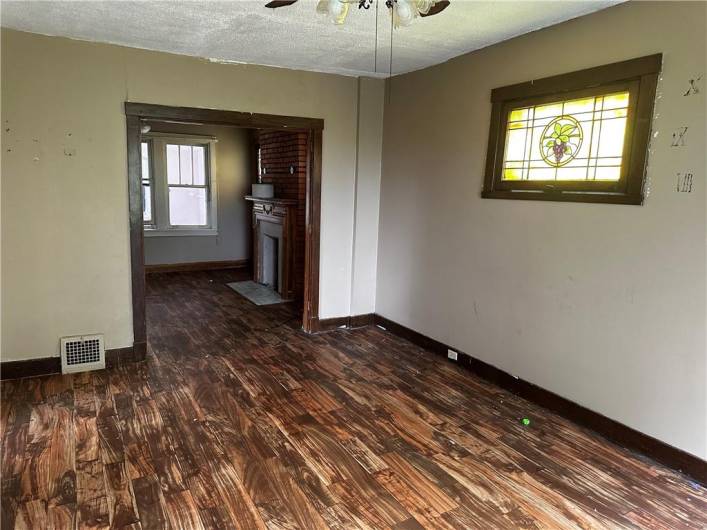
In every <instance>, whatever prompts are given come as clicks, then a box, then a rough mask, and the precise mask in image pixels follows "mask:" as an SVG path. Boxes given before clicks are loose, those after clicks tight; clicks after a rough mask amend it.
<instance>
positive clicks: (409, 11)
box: [265, 0, 450, 28]
mask: <svg viewBox="0 0 707 530" xmlns="http://www.w3.org/2000/svg"><path fill="white" fill-rule="evenodd" d="M295 2H297V0H271V1H270V2H268V3H267V4H265V7H269V8H271V9H276V8H278V7H287V6H291V5H292V4H294V3H295ZM375 2H376V0H319V3H318V4H317V13H321V14H324V15H329V17H330V18H331V20H332V22H334V24H343V23H344V20H346V15H347V14H348V11H349V6H350V5H351V4H356V3H357V4H358V8H359V9H370V7H371V6H372V5H373V4H374V3H375ZM449 3H450V2H449V0H386V1H385V5H386V7H387V8H388V9H389V10H390V12H391V15H392V17H393V25H394V26H395V27H396V28H397V27H399V26H409V25H410V24H411V23H412V21H413V20H414V19H415V18H416V17H418V16H420V17H431V16H432V15H437V14H438V13H441V12H442V11H444V10H445V9H446V8H447V7H449Z"/></svg>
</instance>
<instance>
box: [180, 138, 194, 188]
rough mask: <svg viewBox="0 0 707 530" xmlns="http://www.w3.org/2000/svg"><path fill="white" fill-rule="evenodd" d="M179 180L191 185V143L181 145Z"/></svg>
mask: <svg viewBox="0 0 707 530" xmlns="http://www.w3.org/2000/svg"><path fill="white" fill-rule="evenodd" d="M179 182H180V183H182V184H187V185H191V184H192V175H191V145H180V146H179Z"/></svg>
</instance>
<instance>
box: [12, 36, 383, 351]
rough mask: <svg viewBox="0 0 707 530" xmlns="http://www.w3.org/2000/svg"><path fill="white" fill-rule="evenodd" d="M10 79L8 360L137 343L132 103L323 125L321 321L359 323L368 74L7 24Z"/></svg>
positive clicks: (375, 110) (372, 113) (368, 113)
mask: <svg viewBox="0 0 707 530" xmlns="http://www.w3.org/2000/svg"><path fill="white" fill-rule="evenodd" d="M1 74H2V122H3V126H2V150H3V155H4V156H3V157H2V357H3V360H14V359H24V358H31V357H45V356H49V355H56V354H57V353H58V341H59V337H60V336H62V335H70V334H80V333H95V332H104V333H105V335H106V347H107V348H117V347H123V346H128V345H130V344H132V323H131V319H132V314H131V300H130V275H129V263H130V260H129V247H128V243H129V240H128V215H127V212H128V205H127V181H126V154H125V153H126V148H125V117H124V115H123V102H124V101H126V100H127V101H139V102H146V103H160V104H165V105H183V106H195V107H208V108H218V109H229V110H239V111H249V112H262V113H269V114H286V115H296V116H307V117H314V118H323V119H324V122H325V130H324V136H323V160H322V164H323V169H322V227H321V259H320V266H321V269H320V272H321V276H320V293H319V295H320V316H321V317H322V318H327V317H334V316H343V315H348V314H349V311H350V307H351V292H352V281H351V274H352V239H353V219H354V215H353V191H354V175H355V160H356V122H357V105H358V98H357V80H356V79H355V78H350V77H343V76H336V75H326V74H316V73H307V72H297V71H290V70H285V69H278V68H267V67H259V66H247V65H225V64H215V63H210V62H208V61H204V60H198V59H194V58H189V57H183V56H176V55H170V54H165V53H158V52H149V51H143V50H136V49H131V48H124V47H119V46H111V45H103V44H92V43H86V42H79V41H72V40H68V39H63V38H55V37H43V36H39V35H33V34H28V33H21V32H16V31H10V30H4V29H3V30H2V72H1ZM381 97H382V92H381ZM377 111H378V109H377V107H375V108H372V109H361V112H362V113H363V114H365V115H367V116H375V115H376V114H375V113H376V112H377ZM6 129H9V130H7V131H6ZM366 229H367V230H373V231H374V232H375V231H376V230H377V227H374V226H371V225H368V227H367V228H366ZM371 288H373V286H372V285H369V286H365V285H355V289H354V290H359V289H361V290H363V291H365V290H366V289H371Z"/></svg>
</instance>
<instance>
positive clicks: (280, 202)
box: [245, 195, 297, 206]
mask: <svg viewBox="0 0 707 530" xmlns="http://www.w3.org/2000/svg"><path fill="white" fill-rule="evenodd" d="M245 200H246V201H250V202H262V203H267V204H278V205H280V206H297V199H278V198H277V197H270V198H269V199H268V198H264V197H253V196H252V195H246V196H245Z"/></svg>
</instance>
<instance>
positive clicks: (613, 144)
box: [502, 92, 629, 181]
mask: <svg viewBox="0 0 707 530" xmlns="http://www.w3.org/2000/svg"><path fill="white" fill-rule="evenodd" d="M628 108H629V93H628V92H619V93H614V94H605V95H601V96H596V97H588V98H581V99H572V100H566V101H558V102H553V103H547V104H542V105H535V106H529V107H523V108H516V109H512V110H511V111H510V112H509V114H508V127H507V133H506V145H505V151H504V160H503V177H502V178H503V180H564V181H572V180H575V181H586V180H604V181H617V180H619V178H620V177H621V164H622V158H623V151H624V138H625V135H626V123H627V119H628Z"/></svg>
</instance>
